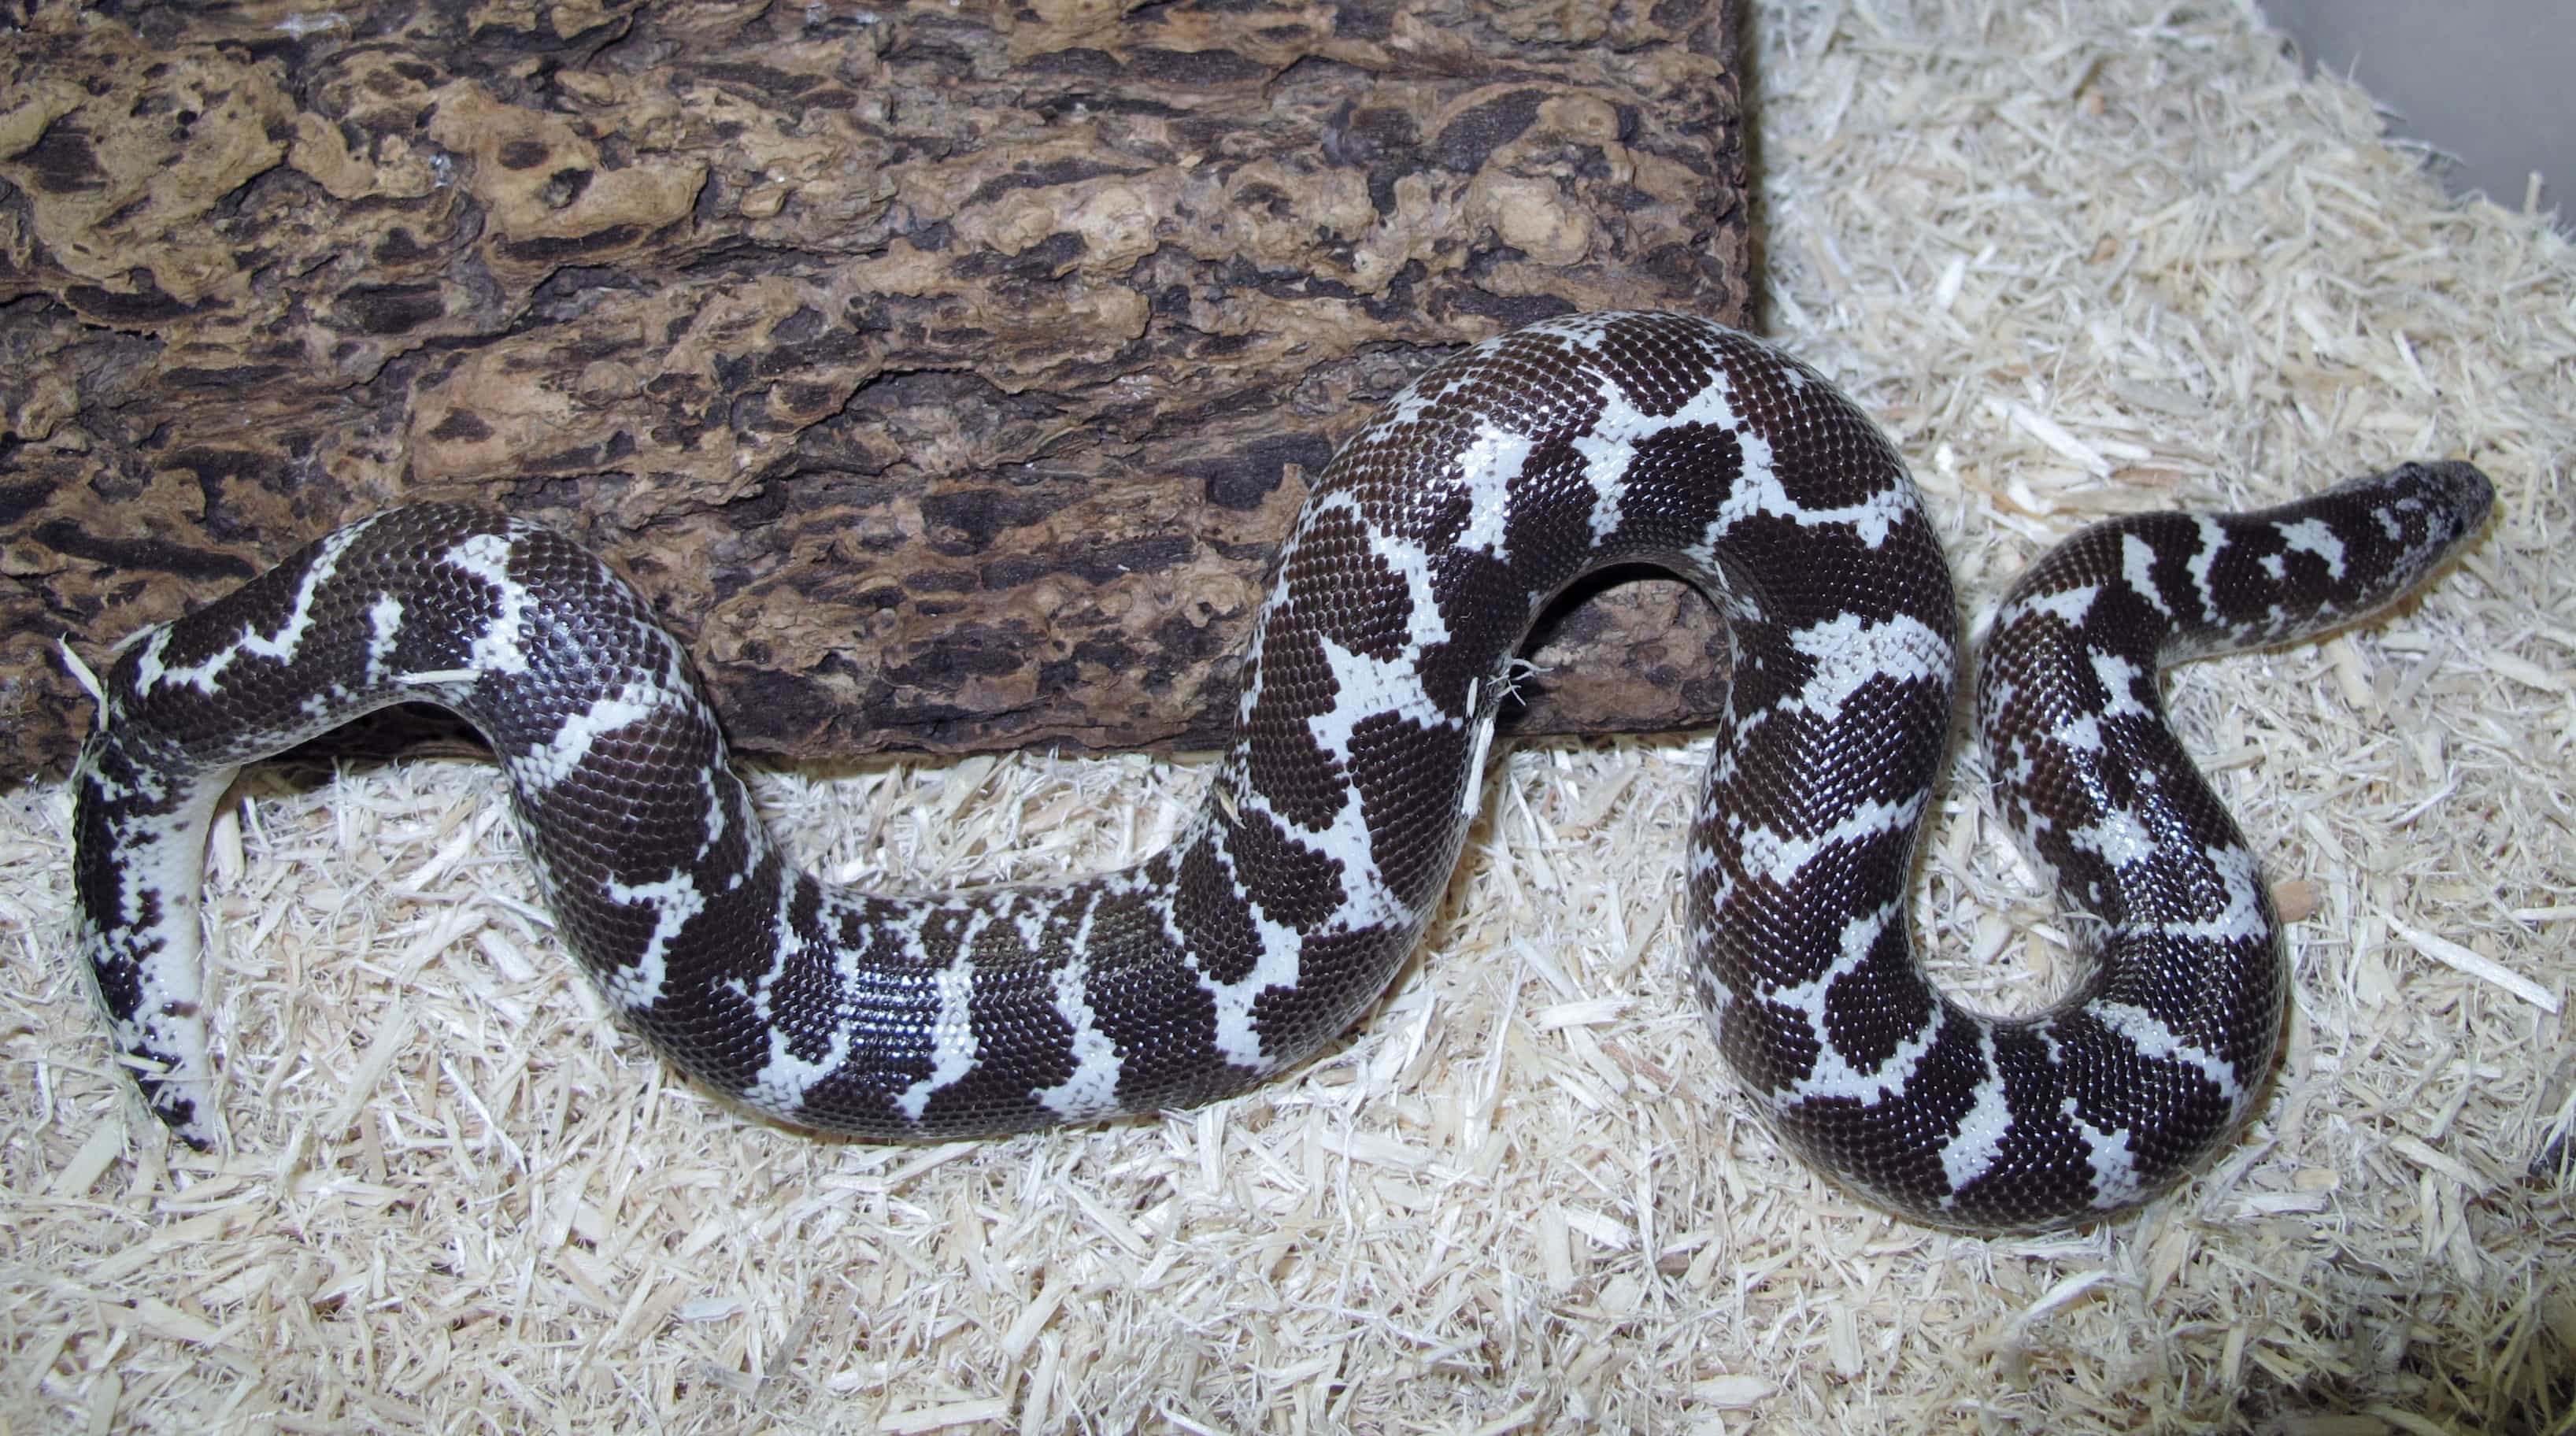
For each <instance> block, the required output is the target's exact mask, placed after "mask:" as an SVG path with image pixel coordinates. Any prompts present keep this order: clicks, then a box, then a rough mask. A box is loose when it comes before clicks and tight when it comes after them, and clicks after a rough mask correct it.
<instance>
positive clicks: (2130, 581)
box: [2120, 534, 2174, 618]
mask: <svg viewBox="0 0 2576 1436" xmlns="http://www.w3.org/2000/svg"><path fill="white" fill-rule="evenodd" d="M2120 581H2121V582H2123V583H2125V584H2127V585H2128V586H2129V587H2130V589H2131V590H2133V591H2134V592H2135V593H2136V594H2137V595H2138V596H2139V597H2140V598H2143V599H2145V600H2146V601H2147V602H2148V603H2149V604H2151V605H2153V606H2154V608H2155V610H2156V612H2158V613H2161V614H2163V615H2164V616H2165V617H2166V618H2172V617H2173V616H2174V613H2173V609H2172V608H2171V607H2169V606H2168V605H2167V604H2166V603H2165V594H2164V590H2163V589H2162V588H2159V587H2158V586H2157V585H2156V550H2155V546H2154V545H2152V544H2150V543H2148V542H2147V541H2146V540H2145V539H2142V538H2140V537H2138V536H2137V535H2136V534H2124V535H2122V536H2121V539H2120Z"/></svg>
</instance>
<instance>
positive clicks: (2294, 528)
mask: <svg viewBox="0 0 2576 1436" xmlns="http://www.w3.org/2000/svg"><path fill="white" fill-rule="evenodd" d="M2278 527H2279V529H2280V531H2281V542H2282V543H2284V544H2287V545H2288V546H2289V549H2290V552H2292V553H2312V554H2315V555H2316V556H2317V557H2319V558H2321V559H2324V560H2325V561H2326V576H2327V577H2328V578H2332V579H2336V580H2338V581H2339V580H2341V579H2342V578H2343V540H2342V539H2340V538H2337V537H2336V536H2335V531H2334V530H2333V529H2330V528H2328V527H2326V525H2325V522H2324V521H2323V520H2321V519H2295V520H2293V521H2291V522H2289V523H2285V524H2281V525H2279V526H2278Z"/></svg>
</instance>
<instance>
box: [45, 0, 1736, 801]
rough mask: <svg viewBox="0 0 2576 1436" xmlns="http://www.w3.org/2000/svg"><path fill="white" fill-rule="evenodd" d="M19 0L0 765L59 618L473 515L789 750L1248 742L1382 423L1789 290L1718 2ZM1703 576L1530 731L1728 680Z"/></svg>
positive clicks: (1591, 651) (1641, 597) (1660, 599)
mask: <svg viewBox="0 0 2576 1436" xmlns="http://www.w3.org/2000/svg"><path fill="white" fill-rule="evenodd" d="M8 8H9V7H6V6H0V12H5V11H6V10H7V9H8ZM0 19H5V20H9V21H11V22H14V25H15V27H16V28H15V29H14V30H13V31H9V32H6V33H0V726H5V732H6V738H5V744H6V746H5V749H0V774H5V775H6V776H7V777H8V778H12V779H14V778H18V777H23V776H25V775H27V774H30V773H38V772H43V773H59V772H60V771H62V769H63V767H64V765H65V763H66V761H67V759H68V757H69V756H70V754H71V753H72V751H73V749H74V747H75V746H76V744H77V741H78V737H79V732H80V728H81V725H82V724H83V723H85V722H86V721H87V705H86V702H85V701H83V700H82V699H81V697H80V695H79V693H78V690H77V688H76V687H75V686H74V685H73V684H72V682H71V681H70V679H69V678H68V676H67V675H66V674H65V672H64V670H63V669H62V667H61V665H60V664H59V662H58V661H57V660H56V658H55V656H54V653H53V645H54V642H55V640H56V639H57V638H58V637H66V636H67V637H68V638H69V639H70V640H71V642H72V643H73V645H74V646H75V648H77V649H79V650H80V651H82V652H83V653H85V654H86V655H88V656H89V657H90V658H91V659H92V660H93V661H97V660H98V659H99V658H100V657H101V656H102V655H103V652H104V649H105V646H106V645H108V644H110V643H112V642H113V641H114V640H116V639H118V638H120V637H122V636H124V635H125V634H127V633H129V632H131V631H132V630H134V629H135V628H137V627H139V626H141V625H143V624H145V623H148V622H151V621H154V620H158V619H162V618H167V617H169V616H171V615H173V614H175V613H177V612H179V611H181V609H183V608H184V607H185V606H187V605H188V604H190V603H193V602H198V601H202V600H203V599H205V598H207V597H210V596H212V595H213V594H215V593H217V592H220V591H222V590H223V589H225V588H228V587H230V586H231V585H232V584H234V583H235V582H237V581H239V580H240V579H242V578H245V577H247V576H249V575H250V574H251V573H253V572H255V571H256V570H257V569H259V568H260V567H262V566H264V565H265V564H267V563H269V562H271V561H273V560H275V559H277V558H279V557H281V556H283V555H284V554H285V553H287V552H289V551H290V550H292V549H293V548H295V547H297V546H298V545H300V544H302V543H303V542H305V541H306V540H308V539H310V538H312V537H314V536H315V535H317V534H319V533H321V532H323V531H325V530H327V529H329V528H332V527H334V526H336V525H337V524H339V523H341V522H344V521H346V520H348V519H350V518H354V517H357V516H359V515H361V514H364V513H367V512H371V511H373V510H374V509H377V508H379V507H383V506H385V505H389V504H394V503H399V502H404V501H409V500H421V499H432V498H437V499H467V500H473V501H478V502H482V503H485V504H489V505H492V506H496V507H499V508H503V509H509V510H514V511H519V512H523V513H529V514H533V515H536V516H539V517H542V518H544V519H546V520H548V521H550V522H552V523H555V524H557V525H559V526H561V527H563V528H565V529H567V530H568V531H571V532H574V533H576V534H579V535H580V536H582V537H583V538H584V539H585V540H586V541H588V542H590V543H591V544H593V545H595V546H596V547H598V548H599V549H600V550H601V551H603V552H605V553H607V554H609V555H611V556H612V558H613V559H615V560H616V561H617V562H618V563H619V564H620V565H621V566H622V567H623V568H624V569H625V570H626V571H627V572H628V573H629V574H631V575H632V576H633V577H635V578H636V579H637V580H638V581H639V582H640V583H642V584H643V585H644V586H645V588H646V589H647V590H648V591H650V592H651V593H652V594H653V596H654V599H655V602H656V603H657V605H658V606H659V607H660V608H661V609H662V611H663V612H664V613H665V614H666V615H668V616H669V617H670V619H671V620H672V622H673V625H674V626H675V627H676V628H677V629H678V630H679V631H680V632H681V633H683V634H684V635H686V636H688V637H690V638H691V640H692V643H693V647H694V649H695V651H696V654H697V657H698V661H699V663H700V664H701V666H702V668H703V671H704V672H705V674H706V676H707V677H708V679H709V680H710V682H711V684H712V686H713V688H714V691H715V694H716V698H717V702H718V704H719V706H720V707H721V708H722V710H723V711H724V715H725V718H726V720H727V722H728V724H729V726H730V729H731V731H732V733H733V735H734V737H735V738H736V740H737V742H738V743H739V745H740V746H742V747H743V748H745V749H748V750H752V751H758V752H771V753H780V754H787V755H794V756H801V757H828V756H847V755H851V754H855V753H860V752H864V751H869V750H874V749H879V748H885V747H910V748H922V749H934V750H960V749H970V748H995V747H1012V746H1022V745H1030V744H1046V743H1059V742H1063V743H1073V744H1080V745H1085V746H1091V747H1100V748H1111V747H1124V746H1131V745H1139V744H1170V745H1178V746H1191V745H1207V744H1212V743H1214V742H1215V741H1217V740H1218V739H1220V738H1221V736H1222V734H1223V731H1224V726H1225V723H1226V721H1227V719H1228V717H1229V715H1230V713H1231V709H1232V705H1233V694H1234V667H1235V660H1234V656H1233V655H1234V654H1235V652H1236V650H1237V649H1238V648H1239V647H1240V645H1241V643H1242V641H1243V639H1244V638H1245V636H1246V634H1247V632H1248V628H1249V625H1250V622H1251V619H1252V617H1253V614H1254V611H1255V609H1256V607H1257V605H1258V602H1259V598H1260V594H1261V587H1262V578H1263V574H1264V569H1265V566H1266V564H1267V562H1268V560H1269V557H1270V554H1271V552H1272V549H1273V547H1274V545H1275V544H1276V542H1277V540H1278V538H1279V536H1280V535H1281V534H1282V533H1284V532H1285V530H1286V528H1287V525H1288V520H1289V518H1290V516H1291V515H1292V514H1293V513H1294V511H1295V509H1296V506H1297V504H1298V502H1299V499H1300V497H1301V495H1302V493H1303V491H1304V485H1305V480H1306V479H1307V478H1308V477H1309V476H1311V475H1313V474H1314V473H1316V472H1317V471H1318V470H1319V469H1320V468H1321V466H1322V465H1323V464H1324V462H1325V461H1326V459H1327V458H1328V457H1329V456H1330V455H1331V453H1332V451H1333V449H1334V447H1335V445H1336V444H1337V443H1338V442H1339V441H1340V440H1341V439H1342V438H1344V437H1345V436H1347V435H1348V434H1349V433H1350V432H1352V431H1353V430H1354V429H1355V428H1356V427H1357V426H1358V425H1359V424H1360V423H1361V422H1363V421H1364V420H1365V419H1366V418H1367V416H1368V414H1369V412H1370V411H1371V410H1372V409H1373V408H1374V407H1375V406H1376V405H1377V403H1379V402H1380V401H1381V400H1383V399H1385V398H1386V397H1387V396H1388V395H1390V394H1392V393H1393V392H1394V391H1395V390H1396V389H1397V388H1399V387H1400V386H1401V385H1403V384H1404V383H1405V382H1406V381H1407V380H1408V379H1409V378H1410V377H1411V376H1412V375H1414V374H1416V373H1418V372H1420V371H1421V370H1422V369H1423V368H1425V367H1427V366H1428V365H1429V364H1431V363H1433V362H1436V361H1437V360H1438V359H1439V358H1440V357H1442V356H1443V355H1445V354H1447V353H1449V352H1452V351H1453V350H1454V348H1455V347H1456V346H1458V345H1460V344H1462V343H1465V342H1468V341H1472V340H1475V339H1478V338H1482V337H1484V336H1486V335H1489V334H1492V333H1495V332H1498V331H1500V330H1502V329H1505V328H1509V327H1511V326H1513V325H1515V324H1518V323H1521V322H1524V321H1526V320H1530V319H1534V318H1539V317H1542V316H1545V315H1548V314H1551V313H1556V312H1560V311H1563V310H1567V309H1590V308H1605V307H1613V306H1667V307H1679V308H1688V309H1692V310H1696V311H1699V312H1701V313H1706V314H1710V315H1714V316H1717V317H1720V318H1737V317H1740V316H1741V314H1742V311H1743V307H1744V304H1745V301H1746V296H1747V293H1748V287H1747V253H1746V227H1745V213H1744V208H1743V185H1744V169H1743V151H1742V147H1741V139H1742V127H1741V116H1740V114H1739V112H1738V108H1737V103H1738V102H1737V96H1738V91H1737V86H1736V77H1735V73H1734V69H1733V54H1734V39H1735V36H1734V23H1735V22H1734V16H1733V13H1732V11H1731V9H1730V8H1729V7H1728V4H1727V3H1726V0H1705V3H1702V0H1669V3H1664V4H1655V5H1648V4H1641V3H1631V4H1620V5H1616V6H1603V5H1599V4H1596V3H1592V0H1549V3H1521V4H1514V3H1508V0H1506V3H1469V0H1418V3H1417V0H1361V2H1360V3H1343V4H1332V3H1314V4H1302V5H1301V4H1284V5H1257V6H1237V5H1225V4H1209V5H1204V6H1197V5H1189V4H1169V5H1163V4H1156V5H1147V6H1141V7H1134V8H1132V9H1129V10H1126V11H1125V12H1123V13H1122V10H1121V8H1120V7H1119V6H1117V5H1114V4H1107V3H1098V0H1029V3H1026V4H1024V5H1021V6H1018V7H1016V8H1013V9H1011V10H1009V11H1008V12H1007V13H1005V12H1003V11H1001V10H998V9H993V8H988V7H983V6H978V5H975V4H972V3H969V4H964V5H954V4H950V3H947V0H932V3H927V4H920V5H910V6H907V5H899V4H885V5H873V6H863V7H859V6H851V5H847V4H834V5H821V4H815V5H780V4H771V3H757V4H750V3H745V4H727V3H677V4H663V5H653V6H642V5H636V4H631V3H604V0H589V3H583V2H582V0H567V3H539V0H489V3H437V4H431V3H417V4H408V5H406V4H388V5H382V6H354V7H342V8H340V9H338V10H334V11H328V12H321V11H316V10H314V9H312V8H311V7H309V6H287V5H277V4H261V3H248V4H241V5H236V6H228V7H222V8H220V9H217V8H208V9H204V10H198V9H194V8H189V9H179V8H165V7H162V6H159V5H145V4H140V3H134V4H123V5H118V4H109V5H104V6H80V7H75V6H71V5H67V4H66V5H39V6H35V7H33V8H32V9H28V8H25V7H21V13H17V14H14V15H9V14H5V13H0ZM1702 607H1703V606H1702V605H1699V604H1698V603H1697V602H1696V601H1695V600H1688V599H1686V598H1685V597H1684V596H1683V595H1681V593H1680V592H1679V590H1678V589H1676V588H1674V587H1672V586H1669V585H1662V586H1652V585H1636V586H1629V587H1624V588H1620V589H1618V590H1616V591H1613V592H1609V593H1607V594H1604V595H1600V596H1595V597H1593V598H1590V599H1587V600H1586V601H1585V602H1584V603H1582V604H1581V605H1580V606H1578V607H1577V608H1576V609H1575V610H1573V611H1572V612H1571V613H1569V614H1568V615H1566V616H1565V617H1564V618H1563V619H1562V621H1561V622H1560V623H1559V624H1558V626H1557V629H1556V633H1555V636H1554V638H1553V639H1552V641H1551V644H1550V646H1549V647H1548V648H1547V649H1545V650H1543V651H1542V652H1541V653H1540V654H1539V655H1538V657H1539V661H1540V662H1541V664H1542V665H1543V666H1544V667H1546V668H1547V669H1549V670H1551V672H1552V673H1553V674H1554V676H1553V677H1552V678H1545V679H1542V680H1540V681H1539V682H1537V683H1535V684H1533V685H1532V687H1531V689H1530V690H1529V696H1530V697H1531V700H1532V701H1531V703H1530V706H1529V708H1528V710H1527V712H1526V713H1525V714H1523V715H1522V718H1521V720H1520V726H1521V728H1522V729H1523V730H1524V731H1530V730H1538V731H1560V730H1567V729H1604V728H1659V727H1672V726H1679V725H1684V724H1688V723H1690V722H1694V721H1698V720H1700V719H1702V718H1705V717H1706V716H1708V715H1709V714H1711V713H1712V712H1713V711H1714V700H1715V698H1716V697H1717V695H1718V693H1719V692H1720V691H1721V684H1722V678H1721V677H1720V676H1719V675H1718V671H1717V668H1716V660H1715V659H1714V658H1713V657H1712V656H1711V655H1712V654H1713V653H1715V652H1716V651H1717V648H1716V644H1715V640H1714V634H1715V629H1714V625H1713V623H1712V622H1711V621H1710V620H1709V618H1708V615H1706V614H1705V613H1704V612H1702V611H1701V610H1702Z"/></svg>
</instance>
